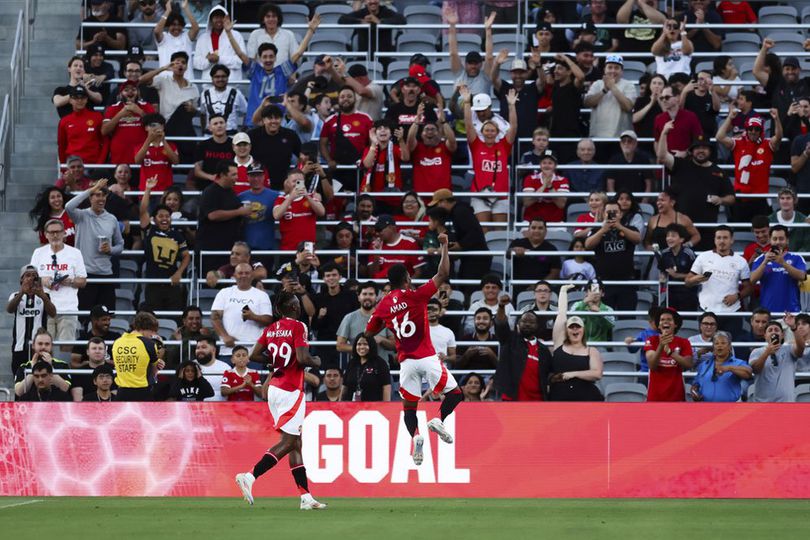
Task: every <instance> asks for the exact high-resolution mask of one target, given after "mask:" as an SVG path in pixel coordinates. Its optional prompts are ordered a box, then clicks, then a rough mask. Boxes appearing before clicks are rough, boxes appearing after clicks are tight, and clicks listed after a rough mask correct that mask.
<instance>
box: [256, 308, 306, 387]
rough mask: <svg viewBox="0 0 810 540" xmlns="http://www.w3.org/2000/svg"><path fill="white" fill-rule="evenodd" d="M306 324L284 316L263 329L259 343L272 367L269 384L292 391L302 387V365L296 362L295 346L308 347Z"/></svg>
mask: <svg viewBox="0 0 810 540" xmlns="http://www.w3.org/2000/svg"><path fill="white" fill-rule="evenodd" d="M307 334H308V331H307V325H305V324H304V323H302V322H301V321H296V320H293V319H288V318H287V317H284V318H282V319H279V320H277V321H276V322H274V323H272V324H271V325H270V326H268V327H267V328H265V329H264V331H263V332H262V335H261V336H260V337H259V341H258V342H259V343H261V344H262V345H264V346H265V347H266V348H267V356H268V357H269V359H270V360H269V362H268V363H269V364H270V366H271V367H272V369H273V378H272V379H270V386H276V387H278V388H281V389H282V390H287V391H288V392H292V391H294V390H302V391H303V389H304V366H303V365H301V364H300V363H299V362H298V356H297V355H296V353H295V349H296V348H297V347H309V342H308V341H307Z"/></svg>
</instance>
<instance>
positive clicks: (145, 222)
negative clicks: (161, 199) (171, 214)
mask: <svg viewBox="0 0 810 540" xmlns="http://www.w3.org/2000/svg"><path fill="white" fill-rule="evenodd" d="M157 179H158V177H157V175H155V176H153V177H151V178H147V180H146V188H145V189H144V190H143V197H141V203H140V205H139V207H138V210H139V213H138V214H139V217H140V223H141V231H142V232H146V228H147V227H149V197H150V195H151V194H152V190H153V189H155V186H156V185H157Z"/></svg>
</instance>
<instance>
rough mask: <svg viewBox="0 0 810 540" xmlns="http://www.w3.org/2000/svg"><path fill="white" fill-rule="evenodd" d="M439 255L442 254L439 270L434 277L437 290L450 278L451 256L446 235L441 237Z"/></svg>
mask: <svg viewBox="0 0 810 540" xmlns="http://www.w3.org/2000/svg"><path fill="white" fill-rule="evenodd" d="M439 253H440V254H441V259H440V260H439V268H438V269H436V275H435V276H433V283H434V284H435V285H436V287H437V288H438V287H439V286H440V285H441V284H442V283H444V282H445V281H447V278H449V277H450V254H449V252H448V249H447V235H446V234H440V235H439Z"/></svg>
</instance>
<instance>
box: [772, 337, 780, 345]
mask: <svg viewBox="0 0 810 540" xmlns="http://www.w3.org/2000/svg"><path fill="white" fill-rule="evenodd" d="M777 343H779V336H778V335H777V334H773V335H772V336H771V344H772V345H776V344H777Z"/></svg>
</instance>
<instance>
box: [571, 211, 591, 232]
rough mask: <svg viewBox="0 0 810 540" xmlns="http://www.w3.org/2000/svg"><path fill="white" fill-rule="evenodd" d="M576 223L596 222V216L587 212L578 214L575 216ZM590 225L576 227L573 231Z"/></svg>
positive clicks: (581, 229)
mask: <svg viewBox="0 0 810 540" xmlns="http://www.w3.org/2000/svg"><path fill="white" fill-rule="evenodd" d="M577 223H596V216H595V215H593V214H592V213H590V212H588V213H587V214H580V215H579V216H577ZM585 229H590V227H577V228H576V229H575V230H574V232H578V231H584V230H585Z"/></svg>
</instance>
